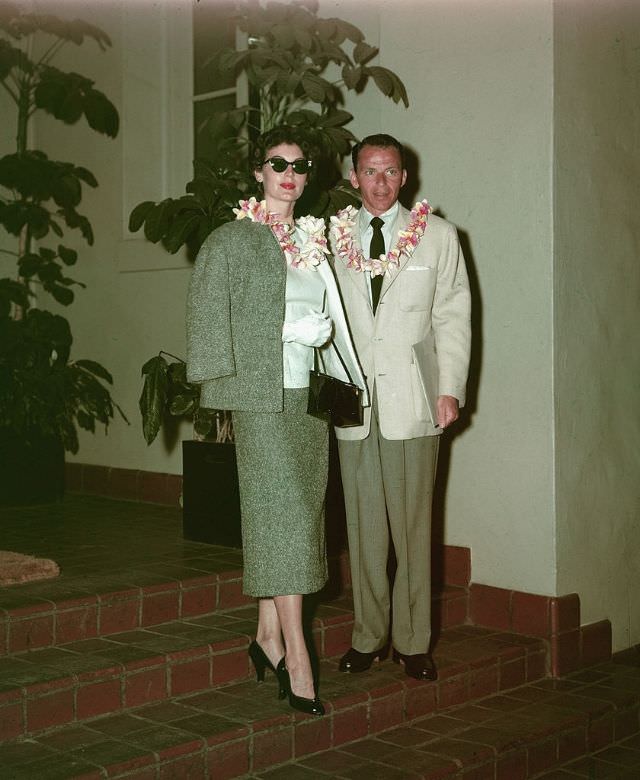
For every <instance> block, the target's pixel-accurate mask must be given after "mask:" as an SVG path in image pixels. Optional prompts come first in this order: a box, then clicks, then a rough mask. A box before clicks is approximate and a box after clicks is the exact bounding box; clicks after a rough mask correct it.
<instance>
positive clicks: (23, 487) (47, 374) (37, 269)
mask: <svg viewBox="0 0 640 780" xmlns="http://www.w3.org/2000/svg"><path fill="white" fill-rule="evenodd" d="M87 38H89V39H92V40H93V41H95V42H96V43H97V44H98V46H99V47H100V49H102V50H105V49H106V47H108V46H110V45H111V43H110V41H109V38H108V37H107V35H106V34H105V33H104V32H103V31H102V30H100V29H98V28H97V27H94V26H92V25H90V24H87V23H86V22H83V21H80V20H74V21H64V20H62V19H59V18H57V17H55V16H51V15H40V14H30V13H22V12H21V10H20V8H19V7H18V6H17V5H14V4H13V3H8V2H1V3H0V84H1V85H2V87H3V89H4V91H5V92H6V94H7V95H8V96H9V99H10V102H12V103H13V104H14V105H15V111H16V113H15V120H16V142H15V151H13V152H12V153H10V154H7V155H5V156H4V157H2V158H0V225H1V226H2V227H3V228H4V230H5V231H6V233H7V234H8V236H9V237H12V238H11V242H12V244H13V247H14V248H13V249H7V248H6V246H7V242H6V241H4V240H3V242H2V250H1V251H2V254H3V255H4V256H5V257H6V258H9V259H10V261H11V263H12V264H14V271H13V272H12V273H11V272H10V273H11V275H10V276H6V277H5V278H2V279H0V460H1V461H2V463H3V468H2V470H1V471H0V503H4V504H9V503H11V504H16V503H33V502H41V501H49V500H52V499H58V498H60V497H61V495H62V492H63V489H64V452H65V450H66V451H69V452H73V453H75V452H77V450H78V433H77V427H78V426H80V427H81V428H84V429H86V430H89V431H94V430H95V427H96V423H99V424H102V425H104V426H105V427H106V426H107V425H108V423H109V421H110V420H111V419H112V418H113V415H114V411H115V410H118V411H119V412H120V414H122V412H121V410H120V409H119V407H118V406H117V405H116V404H115V403H114V401H113V399H112V398H111V394H110V392H109V389H108V385H110V384H111V383H112V379H111V376H110V374H109V372H108V371H107V370H106V369H105V368H104V367H103V366H101V365H100V364H99V363H96V362H95V361H92V360H72V359H71V346H72V342H73V339H72V335H71V329H70V327H69V323H68V322H67V320H66V319H65V318H64V317H62V316H61V315H59V314H55V313H52V312H49V311H46V310H44V309H43V308H42V305H43V302H44V300H45V298H46V295H47V294H48V295H50V296H52V297H53V299H54V300H55V301H56V302H57V304H60V305H62V306H68V305H69V304H70V303H72V301H73V299H74V292H73V287H74V286H83V285H81V284H80V283H79V282H76V281H74V280H73V279H72V278H70V277H69V276H68V275H67V269H68V268H69V267H71V266H73V265H75V263H76V261H77V259H78V254H77V252H76V250H75V249H73V248H71V247H69V246H67V245H66V243H62V242H63V240H64V234H65V229H67V230H74V231H79V232H80V234H81V235H82V237H83V238H84V239H85V240H86V241H87V243H89V244H92V243H93V231H92V228H91V224H90V223H89V220H88V219H87V218H86V217H85V216H84V215H82V214H81V213H80V212H79V211H78V207H79V205H80V201H81V199H82V186H83V185H88V186H90V187H95V186H97V181H96V179H95V177H94V176H93V174H92V173H91V172H90V171H88V170H87V169H86V168H83V167H81V166H77V165H74V164H73V163H71V162H61V161H57V160H52V159H49V157H48V156H47V155H46V154H45V152H44V151H42V150H39V149H33V148H30V147H29V145H28V138H29V125H30V122H31V120H32V119H33V116H34V114H35V113H36V112H38V111H44V112H45V113H47V114H48V115H49V116H51V117H54V118H56V119H58V120H60V121H62V122H64V123H66V124H75V123H76V122H78V121H79V120H80V119H81V118H83V117H84V118H85V119H86V121H87V123H88V125H89V126H90V127H91V128H92V129H93V130H95V131H97V132H99V133H102V134H105V135H107V136H110V137H112V138H113V137H115V136H116V135H117V132H118V113H117V111H116V109H115V107H114V106H113V104H112V103H111V102H110V101H109V100H108V99H107V98H106V97H105V95H103V94H102V93H101V92H99V91H98V90H96V89H95V88H94V86H93V82H91V81H90V80H89V79H87V78H84V77H83V76H81V75H79V74H77V73H72V72H64V71H61V70H59V69H58V68H56V67H54V66H53V65H52V64H51V63H52V60H53V59H54V57H55V56H56V54H57V53H58V52H59V51H60V49H61V48H62V47H63V46H65V45H66V44H68V43H73V44H76V45H81V44H82V43H83V42H84V41H85V39H87ZM35 304H37V307H36V305H35ZM123 417H124V415H123Z"/></svg>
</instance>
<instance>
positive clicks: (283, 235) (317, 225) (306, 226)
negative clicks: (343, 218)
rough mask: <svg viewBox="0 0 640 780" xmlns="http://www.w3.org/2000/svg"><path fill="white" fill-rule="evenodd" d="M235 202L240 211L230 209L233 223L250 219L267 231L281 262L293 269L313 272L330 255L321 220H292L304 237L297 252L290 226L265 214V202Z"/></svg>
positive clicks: (314, 218)
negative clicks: (276, 241)
mask: <svg viewBox="0 0 640 780" xmlns="http://www.w3.org/2000/svg"><path fill="white" fill-rule="evenodd" d="M238 202H239V204H240V208H239V209H233V213H234V214H235V215H236V219H250V220H251V221H252V222H258V223H259V224H261V225H267V226H268V227H270V228H271V231H272V232H273V235H274V236H275V237H276V239H277V240H278V243H279V244H280V248H281V249H282V251H283V252H284V256H285V260H286V261H287V263H288V264H289V265H290V266H292V267H293V268H302V269H307V270H308V269H311V268H312V269H314V270H315V269H316V268H317V266H319V265H320V263H321V262H322V261H323V260H324V259H325V257H324V256H325V255H328V254H331V252H330V251H329V248H328V247H327V239H326V236H325V234H324V220H323V219H320V218H318V217H310V216H307V217H300V218H299V219H297V220H296V225H297V226H298V227H299V228H300V229H301V230H302V231H303V232H304V233H305V234H306V235H307V239H306V241H305V242H304V244H303V245H302V247H301V248H299V247H298V246H297V245H296V242H295V238H294V232H293V231H294V228H293V225H289V224H287V223H286V222H281V221H280V220H278V219H277V216H276V215H274V214H271V213H270V212H269V211H267V203H266V201H264V200H262V201H260V202H258V201H257V200H256V199H255V198H249V200H241V201H238Z"/></svg>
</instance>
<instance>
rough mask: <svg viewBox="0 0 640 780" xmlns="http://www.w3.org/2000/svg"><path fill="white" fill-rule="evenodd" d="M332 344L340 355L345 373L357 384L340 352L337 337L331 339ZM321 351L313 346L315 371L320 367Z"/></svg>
mask: <svg viewBox="0 0 640 780" xmlns="http://www.w3.org/2000/svg"><path fill="white" fill-rule="evenodd" d="M330 346H332V347H333V348H334V349H335V351H336V355H337V356H338V359H339V360H340V363H341V364H342V368H343V369H344V373H345V374H346V375H347V379H348V380H349V382H350V383H351V384H352V385H353V384H355V383H354V381H353V379H352V378H351V374H350V373H349V369H348V368H347V365H346V363H345V362H344V358H343V357H342V355H341V354H340V350H339V349H338V347H337V345H336V342H335V339H331V342H330ZM319 352H320V349H319V347H314V348H313V370H314V371H318V370H319V369H318V365H319V363H318V354H319Z"/></svg>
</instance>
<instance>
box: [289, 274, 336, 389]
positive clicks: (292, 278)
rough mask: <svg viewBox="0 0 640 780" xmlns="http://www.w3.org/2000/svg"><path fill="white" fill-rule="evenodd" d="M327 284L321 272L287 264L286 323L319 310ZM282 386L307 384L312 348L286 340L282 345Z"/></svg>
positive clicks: (304, 385)
mask: <svg viewBox="0 0 640 780" xmlns="http://www.w3.org/2000/svg"><path fill="white" fill-rule="evenodd" d="M325 294H326V287H325V283H324V280H323V279H322V277H321V276H320V274H319V273H318V272H317V271H315V270H313V269H304V268H294V267H293V266H290V265H288V266H287V286H286V292H285V315H284V320H285V322H293V321H295V320H299V319H300V318H301V317H304V316H305V315H306V314H309V313H310V312H311V311H315V312H322V311H323V309H324V299H325ZM282 364H283V369H284V386H285V387H286V388H294V387H308V386H309V371H310V369H311V368H313V347H307V346H305V345H304V344H298V343H297V342H295V341H286V342H283V344H282Z"/></svg>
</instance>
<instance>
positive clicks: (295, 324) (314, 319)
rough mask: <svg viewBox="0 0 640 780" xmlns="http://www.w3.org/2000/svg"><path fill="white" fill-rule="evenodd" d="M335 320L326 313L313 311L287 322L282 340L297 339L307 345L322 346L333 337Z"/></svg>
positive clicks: (283, 329)
mask: <svg viewBox="0 0 640 780" xmlns="http://www.w3.org/2000/svg"><path fill="white" fill-rule="evenodd" d="M332 330H333V322H332V321H331V319H330V318H329V317H327V315H326V314H321V313H320V312H315V311H312V312H311V313H310V314H306V315H305V316H304V317H301V318H300V319H299V320H293V321H291V322H285V324H284V325H283V327H282V340H283V341H295V342H297V343H298V344H304V345H305V346H306V347H321V346H322V345H323V344H326V343H327V341H329V339H330V338H331V331H332Z"/></svg>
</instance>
